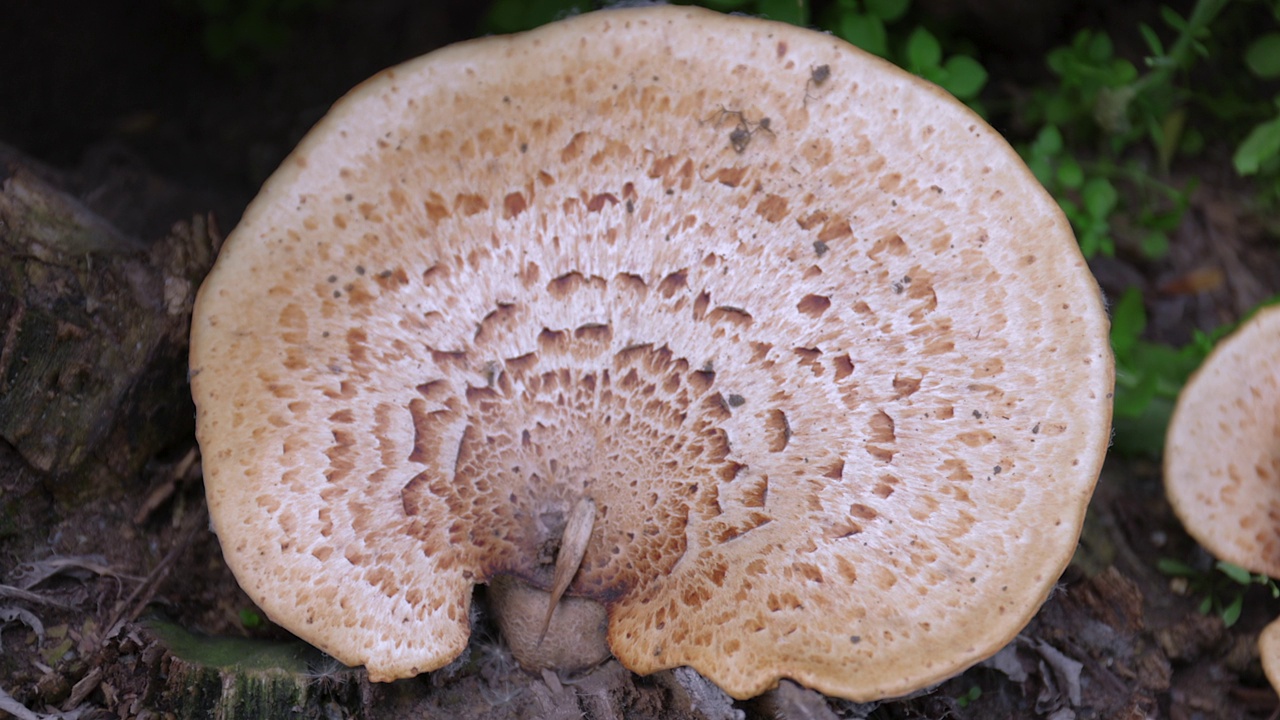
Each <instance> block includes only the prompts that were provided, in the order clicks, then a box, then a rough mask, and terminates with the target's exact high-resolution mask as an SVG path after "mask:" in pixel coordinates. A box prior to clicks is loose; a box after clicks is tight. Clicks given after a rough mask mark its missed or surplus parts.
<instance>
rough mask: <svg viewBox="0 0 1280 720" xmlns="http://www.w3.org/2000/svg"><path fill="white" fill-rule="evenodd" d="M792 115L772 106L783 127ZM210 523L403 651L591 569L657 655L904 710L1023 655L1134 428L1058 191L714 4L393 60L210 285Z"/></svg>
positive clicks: (202, 316)
mask: <svg viewBox="0 0 1280 720" xmlns="http://www.w3.org/2000/svg"><path fill="white" fill-rule="evenodd" d="M766 118H767V121H766ZM191 368H192V391H193V394H194V396H195V401H196V404H197V408H198V417H197V432H198V437H199V440H200V444H201V447H202V450H203V453H204V470H205V475H206V488H207V493H208V500H209V507H210V512H211V515H212V518H213V523H214V526H215V529H216V530H217V533H218V535H219V537H220V539H221V542H222V545H223V550H224V553H225V556H226V559H227V562H228V563H229V565H230V567H231V569H232V570H233V571H234V573H235V574H236V577H237V578H238V579H239V581H240V583H241V584H242V586H243V587H244V588H245V590H246V591H247V592H248V593H249V595H250V596H251V597H252V598H253V599H254V601H255V602H257V603H259V604H260V605H261V606H262V608H263V609H264V610H265V611H266V612H267V613H268V614H269V615H270V617H271V618H272V619H274V620H275V621H276V622H278V623H280V624H281V625H283V626H285V627H287V628H289V629H290V630H292V631H294V632H295V633H297V634H298V635H300V636H301V637H303V638H304V639H306V640H308V641H310V642H312V643H314V644H316V645H318V646H319V647H320V648H322V649H324V650H325V651H326V652H329V653H330V654H332V655H334V656H335V657H337V658H338V659H339V660H342V661H343V662H346V663H349V664H364V665H365V666H366V667H367V668H368V671H369V676H370V678H371V679H373V680H391V679H395V678H399V677H405V676H410V675H414V674H416V673H420V672H424V671H428V670H431V669H434V668H438V667H440V666H442V665H444V664H446V663H447V662H449V660H450V659H451V658H453V657H454V656H456V655H457V654H458V653H460V652H461V651H462V649H463V648H464V646H465V644H466V642H467V638H468V617H467V616H468V612H467V610H468V604H469V602H470V598H471V590H472V587H473V585H475V584H477V583H484V582H487V581H488V580H489V579H490V578H493V577H495V576H497V575H500V574H504V573H505V574H510V575H514V576H517V577H520V578H522V579H524V580H525V581H527V582H530V583H531V584H533V585H535V586H537V587H541V588H543V589H546V588H548V587H549V586H550V582H551V570H552V569H551V566H550V564H549V563H548V561H547V559H546V558H547V557H548V556H549V555H550V554H551V553H549V552H548V544H549V543H554V542H555V541H556V540H557V538H558V537H559V533H560V532H561V531H562V530H563V524H564V518H565V517H566V514H567V513H568V511H569V509H570V508H571V507H572V506H573V504H574V503H575V502H576V501H577V500H578V499H580V498H581V497H584V496H587V497H590V498H592V499H593V500H594V501H595V503H596V504H597V506H598V514H597V516H596V519H595V524H594V526H593V529H592V536H591V540H590V543H589V545H588V548H587V551H586V554H585V556H584V558H583V560H582V564H581V567H580V569H579V571H578V573H577V575H576V576H575V578H574V580H573V583H572V584H571V585H570V587H569V590H568V594H569V595H574V596H582V597H588V598H592V599H594V600H596V601H598V602H601V603H602V604H604V605H605V606H606V608H607V609H608V615H609V643H610V647H611V649H612V651H613V653H614V655H615V656H616V657H617V658H618V659H619V660H620V661H621V662H622V663H623V664H624V665H625V666H627V667H628V668H630V669H631V670H633V671H635V672H638V673H650V672H654V671H657V670H659V669H663V668H671V667H676V666H681V665H688V666H692V667H693V668H695V669H697V670H698V671H699V672H701V673H702V674H703V675H705V676H706V677H708V678H709V679H711V680H712V681H714V682H715V683H717V684H718V685H720V686H721V687H722V688H724V690H725V691H726V692H728V693H729V694H731V695H733V696H735V697H740V698H741V697H749V696H752V695H756V694H759V693H760V692H763V691H764V690H766V689H768V688H769V687H771V686H773V685H775V684H776V683H777V681H778V679H779V678H780V677H790V678H794V679H795V680H797V681H798V682H800V683H802V684H804V685H807V686H809V687H811V688H814V689H817V690H820V691H822V692H824V693H827V694H830V695H836V696H842V697H845V698H850V699H854V700H870V699H873V698H881V697H889V696H895V695H900V694H903V693H907V692H909V691H911V690H913V689H917V688H920V687H923V686H926V685H928V684H931V683H934V682H936V681H939V680H941V679H943V678H946V677H948V676H949V675H951V674H953V673H955V672H957V671H959V670H961V669H963V668H965V667H967V666H969V665H971V664H973V663H974V662H977V661H979V660H981V659H982V658H984V657H986V656H989V655H991V654H992V653H994V652H995V651H996V650H997V649H998V648H1000V647H1001V646H1002V645H1004V644H1005V643H1006V642H1007V641H1009V640H1010V639H1011V638H1012V637H1013V636H1014V635H1015V634H1016V633H1017V632H1018V631H1019V630H1020V629H1021V628H1022V627H1023V626H1024V625H1025V623H1026V622H1027V621H1028V620H1029V619H1030V617H1031V616H1032V615H1033V614H1034V612H1035V611H1036V609H1037V608H1038V607H1039V606H1040V604H1041V603H1042V602H1043V601H1044V599H1045V597H1046V596H1047V594H1048V592H1049V590H1050V589H1051V587H1052V585H1053V583H1054V582H1055V581H1056V579H1057V578H1058V576H1059V574H1060V572H1061V571H1062V569H1063V568H1064V567H1065V566H1066V564H1067V563H1068V561H1069V559H1070V557H1071V554H1072V550H1073V548H1074V546H1075V543H1076V540H1077V537H1078V534H1079V531H1080V526H1081V523H1082V520H1083V516H1084V512H1085V508H1086V505H1087V503H1088V500H1089V497H1090V495H1091V493H1092V490H1093V486H1094V483H1095V481H1096V479H1097V476H1098V472H1099V469H1100V467H1101V463H1102V458H1103V454H1104V452H1105V447H1106V444H1107V440H1108V435H1109V425H1110V413H1111V399H1110V392H1111V389H1112V363H1111V355H1110V350H1109V347H1108V338H1107V319H1106V316H1105V313H1104V310H1103V308H1102V303H1101V298H1100V293H1099V291H1098V288H1097V286H1096V284H1095V282H1094V280H1093V278H1092V276H1091V275H1090V273H1089V271H1088V269H1087V267H1086V265H1085V263H1084V260H1083V258H1082V257H1081V255H1080V252H1079V250H1078V248H1077V246H1076V244H1075V242H1074V240H1073V237H1072V234H1071V231H1070V228H1069V226H1068V224H1067V222H1066V220H1065V218H1064V217H1063V215H1062V213H1061V212H1060V211H1059V209H1058V206H1057V205H1056V203H1055V202H1054V201H1053V200H1052V199H1051V198H1050V197H1049V196H1048V195H1047V194H1046V193H1045V192H1044V191H1043V189H1042V188H1041V187H1040V185H1039V183H1038V182H1036V180H1035V179H1034V177H1033V176H1032V175H1031V173H1030V172H1029V171H1028V170H1027V168H1026V167H1025V166H1024V165H1023V163H1022V162H1021V161H1020V160H1019V159H1018V157H1017V155H1016V154H1015V153H1014V151H1013V150H1012V149H1011V148H1010V147H1009V146H1008V144H1007V143H1006V142H1005V141H1004V140H1003V139H1002V138H1001V137H1000V136H999V135H998V134H997V133H996V132H994V131H993V130H992V129H991V128H990V127H989V126H987V125H986V123H984V122H983V121H982V120H981V119H980V118H978V117H977V116H976V115H975V114H973V113H972V112H971V111H970V110H968V109H967V108H965V107H964V106H963V105H961V104H960V103H958V102H956V101H955V100H954V99H953V98H951V97H950V96H949V95H947V94H946V93H945V92H943V91H941V90H940V89H938V88H937V87H935V86H933V85H931V84H929V83H927V82H925V81H922V80H920V79H918V78H916V77H914V76H911V75H909V74H907V73H905V72H903V71H901V70H899V69H897V68H894V67H893V66H891V65H889V64H887V63H885V62H883V61H881V60H879V59H877V58H875V57H872V56H870V55H867V54H865V53H863V52H860V51H858V50H856V49H855V48H853V47H852V46H850V45H848V44H846V43H845V42H843V41H841V40H839V39H837V38H834V37H832V36H829V35H824V34H820V33H816V32H813V31H809V30H804V29H801V28H796V27H792V26H788V25H783V24H779V23H774V22H768V21H763V20H758V19H750V18H742V17H730V16H724V15H720V14H717V13H712V12H709V11H704V10H700V9H695V8H679V7H647V8H633V9H620V10H611V11H604V12H600V13H593V14H588V15H582V16H579V17H575V18H572V19H570V20H566V21H563V22H560V23H556V24H554V25H550V26H546V27H544V28H542V29H539V30H535V31H533V32H530V33H527V34H522V35H517V36H510V37H496V38H488V39H483V40H477V41H471V42H467V43H463V44H459V45H455V46H452V47H448V48H445V49H443V50H440V51H437V52H435V53H432V54H430V55H427V56H425V57H422V58H419V59H417V60H413V61H410V62H408V63H405V64H403V65H400V66H398V67H395V68H393V69H390V70H387V71H384V72H382V73H380V74H379V75H377V76H375V77H374V78H372V79H370V80H368V81H367V82H365V83H364V84H362V85H360V86H359V87H358V88H356V89H355V90H353V91H352V92H351V93H350V94H349V95H347V96H346V97H345V98H343V99H342V100H341V101H340V102H338V103H337V104H336V105H335V106H334V107H333V109H332V110H331V111H330V112H329V114H328V115H327V116H326V117H325V118H324V119H323V120H322V121H321V122H320V123H319V124H318V125H317V126H316V127H315V129H313V130H312V131H311V133H310V134H309V135H308V136H307V137H306V138H305V139H304V140H303V141H302V143H301V144H300V145H299V147H298V148H297V149H296V150H295V151H294V153H293V154H292V155H291V156H290V157H289V158H288V159H287V160H286V162H285V163H284V164H283V166H282V167H281V168H280V169H279V170H277V172H276V173H275V174H274V175H273V176H272V177H271V178H270V180H269V181H268V182H267V183H266V185H265V186H264V188H263V189H262V192H261V194H260V195H259V196H258V198H257V199H256V200H255V201H254V202H253V203H252V204H251V205H250V207H249V208H248V210H247V211H246V213H245V215H244V218H243V220H242V221H241V223H240V225H239V227H237V228H236V230H235V231H234V232H233V233H232V234H231V236H230V237H229V238H228V239H227V241H226V244H225V247H224V248H223V250H222V254H221V257H220V258H219V259H218V262H217V266H216V267H215V269H214V270H213V272H212V273H211V274H210V276H209V278H208V280H207V281H206V283H205V285H204V286H203V288H202V290H201V293H200V296H199V300H198V303H197V306H196V311H195V319H194V326H193V330H192V343H191Z"/></svg>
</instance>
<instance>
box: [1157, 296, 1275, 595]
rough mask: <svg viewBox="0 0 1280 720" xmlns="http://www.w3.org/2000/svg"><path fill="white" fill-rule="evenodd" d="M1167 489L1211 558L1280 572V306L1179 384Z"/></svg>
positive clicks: (1229, 339)
mask: <svg viewBox="0 0 1280 720" xmlns="http://www.w3.org/2000/svg"><path fill="white" fill-rule="evenodd" d="M1164 487H1165V494H1166V495H1167V496H1168V498H1169V504H1170V505H1171V506H1172V507H1173V511H1174V513H1176V514H1177V516H1178V518H1179V519H1180V520H1182V524H1183V526H1184V527H1186V529H1187V532H1188V533H1190V535H1191V537H1193V538H1195V539H1196V541H1197V542H1199V543H1200V544H1201V545H1203V546H1204V548H1205V549H1206V550H1208V551H1209V552H1210V553H1211V554H1212V555H1213V556H1214V557H1216V558H1218V559H1220V560H1225V561H1227V562H1229V563H1233V564H1235V565H1239V566H1240V567H1243V568H1245V569H1247V570H1249V571H1250V572H1255V573H1263V574H1266V575H1270V576H1271V577H1280V307H1272V308H1264V309H1262V310H1259V311H1258V312H1257V313H1256V314H1255V315H1254V316H1253V317H1252V318H1251V319H1249V320H1248V321H1247V322H1245V323H1244V324H1243V325H1241V326H1240V327H1239V328H1238V329H1237V330H1236V331H1235V332H1234V333H1232V334H1231V335H1230V336H1228V337H1227V338H1226V339H1224V340H1222V342H1220V343H1219V344H1218V346H1217V347H1216V348H1214V350H1213V352H1212V353H1211V354H1210V355H1209V357H1208V358H1206V359H1205V361H1204V363H1203V364H1202V365H1201V366H1200V368H1199V369H1198V370H1197V371H1196V372H1195V374H1194V375H1192V376H1191V379H1190V380H1188V381H1187V384H1186V386H1185V387H1183V388H1182V392H1181V393H1180V394H1179V395H1178V403H1177V405H1176V406H1175V407H1174V411H1173V417H1172V418H1171V419H1170V421H1169V431H1168V434H1167V436H1166V440H1165V452H1164Z"/></svg>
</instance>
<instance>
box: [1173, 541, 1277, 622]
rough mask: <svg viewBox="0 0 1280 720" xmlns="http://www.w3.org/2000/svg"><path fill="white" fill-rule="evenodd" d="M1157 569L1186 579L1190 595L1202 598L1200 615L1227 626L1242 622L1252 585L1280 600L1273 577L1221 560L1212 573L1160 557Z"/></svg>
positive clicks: (1179, 561)
mask: <svg viewBox="0 0 1280 720" xmlns="http://www.w3.org/2000/svg"><path fill="white" fill-rule="evenodd" d="M1156 568H1157V569H1159V570H1160V572H1162V573H1164V574H1165V575H1168V576H1170V577H1173V578H1181V579H1183V580H1184V581H1185V582H1186V591H1187V592H1188V593H1190V594H1192V595H1198V596H1201V600H1200V604H1199V606H1198V609H1199V611H1200V613H1201V614H1202V615H1208V614H1209V613H1211V612H1212V613H1213V614H1215V615H1217V616H1218V617H1220V618H1222V623H1223V624H1224V625H1226V626H1227V627H1231V626H1232V625H1235V624H1236V622H1237V621H1238V620H1239V619H1240V613H1241V611H1242V610H1243V609H1244V593H1245V590H1247V589H1248V588H1249V587H1250V586H1252V585H1261V586H1262V587H1265V588H1266V589H1267V590H1268V591H1269V592H1270V593H1271V597H1273V598H1280V586H1277V585H1276V582H1275V581H1274V580H1272V579H1271V578H1269V577H1267V576H1266V575H1259V574H1254V573H1251V572H1249V571H1248V570H1245V569H1244V568H1242V567H1240V566H1239V565H1232V564H1231V563H1228V562H1223V561H1221V560H1218V561H1216V562H1215V563H1214V564H1213V569H1212V570H1197V569H1196V568H1193V567H1191V566H1190V565H1188V564H1187V563H1184V562H1182V561H1181V560H1174V559H1172V558H1160V560H1158V561H1157V562H1156ZM1215 571H1216V572H1215Z"/></svg>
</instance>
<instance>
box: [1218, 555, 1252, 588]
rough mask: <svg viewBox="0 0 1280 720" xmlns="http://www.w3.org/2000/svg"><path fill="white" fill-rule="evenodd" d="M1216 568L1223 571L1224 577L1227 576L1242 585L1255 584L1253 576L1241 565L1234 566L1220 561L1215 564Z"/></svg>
mask: <svg viewBox="0 0 1280 720" xmlns="http://www.w3.org/2000/svg"><path fill="white" fill-rule="evenodd" d="M1215 567H1217V568H1218V569H1219V570H1221V571H1222V574H1223V575H1226V576H1227V577H1229V578H1231V579H1232V580H1233V581H1235V582H1237V583H1239V584H1241V585H1248V584H1249V583H1251V582H1253V575H1252V574H1251V573H1250V572H1249V571H1248V570H1245V569H1244V568H1242V567H1240V566H1239V565H1233V564H1232V563H1229V562H1226V561H1223V560H1219V561H1218V562H1217V563H1216V564H1215Z"/></svg>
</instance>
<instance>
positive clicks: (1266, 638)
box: [1258, 620, 1280, 691]
mask: <svg viewBox="0 0 1280 720" xmlns="http://www.w3.org/2000/svg"><path fill="white" fill-rule="evenodd" d="M1258 654H1259V655H1260V656H1261V657H1262V672H1263V674H1264V675H1266V676H1267V682H1269V683H1271V687H1273V688H1275V689H1276V690H1277V691H1280V620H1272V621H1271V624H1270V625H1267V626H1266V627H1265V628H1263V629H1262V634H1260V635H1259V636H1258Z"/></svg>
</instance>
